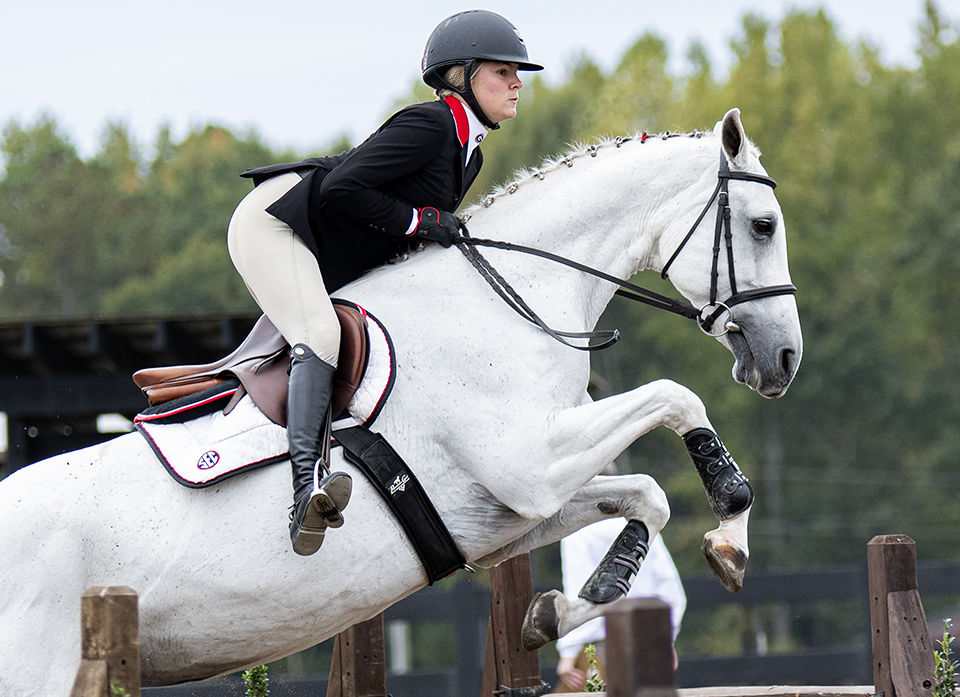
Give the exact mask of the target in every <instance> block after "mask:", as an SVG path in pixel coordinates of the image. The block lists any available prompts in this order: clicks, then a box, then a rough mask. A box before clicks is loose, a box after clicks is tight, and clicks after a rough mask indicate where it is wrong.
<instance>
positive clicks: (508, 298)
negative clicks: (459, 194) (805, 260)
mask: <svg viewBox="0 0 960 697" xmlns="http://www.w3.org/2000/svg"><path fill="white" fill-rule="evenodd" d="M731 179H739V180H743V181H751V182H756V183H759V184H765V185H766V186H769V187H770V188H771V189H773V188H776V186H777V183H776V182H775V181H774V180H773V179H771V178H770V177H768V176H765V175H762V174H751V173H749V172H731V171H730V167H729V165H728V164H727V158H726V156H725V155H724V154H723V153H722V152H721V153H720V169H719V171H718V172H717V186H716V188H714V190H713V194H712V195H711V196H710V200H709V201H707V203H706V205H705V206H704V207H703V210H702V211H701V212H700V215H699V216H698V217H697V219H696V221H695V222H694V223H693V226H692V227H691V228H690V230H689V232H687V234H686V236H685V237H684V238H683V240H681V242H680V244H679V245H678V246H677V248H676V250H674V252H673V254H672V255H670V258H669V259H668V260H667V263H666V264H665V265H664V267H663V270H662V271H661V272H660V277H661V278H667V271H668V269H669V268H670V265H671V264H673V262H674V260H675V259H676V258H677V256H678V255H679V254H680V252H681V251H682V250H683V248H684V247H685V246H686V244H687V242H688V241H689V240H690V238H691V237H692V236H693V233H694V232H696V230H697V228H698V227H699V226H700V223H701V222H702V221H703V219H704V217H705V216H706V214H707V211H708V210H709V209H710V206H711V205H713V202H714V201H717V219H716V225H715V228H714V237H713V263H712V266H711V271H710V301H709V302H708V303H707V304H705V305H704V306H703V307H701V308H700V309H699V310H698V309H697V308H695V307H694V306H693V305H691V304H690V303H688V302H686V301H683V300H677V299H675V298H671V297H668V296H665V295H661V294H660V293H656V292H654V291H652V290H648V289H646V288H643V287H641V286H638V285H636V284H634V283H630V282H629V281H626V280H624V279H622V278H617V277H616V276H612V275H610V274H608V273H605V272H603V271H600V270H599V269H595V268H593V267H591V266H587V265H586V264H581V263H580V262H577V261H573V260H572V259H567V258H566V257H562V256H560V255H558V254H553V253H552V252H547V251H544V250H541V249H535V248H533V247H527V246H524V245H521V244H516V243H514V242H504V241H501V240H490V239H483V238H474V237H470V233H469V231H468V230H467V227H466V225H465V224H464V223H463V222H461V223H460V232H461V234H460V235H459V236H455V237H454V239H453V243H454V244H456V245H457V246H458V248H459V249H460V251H461V252H462V253H463V255H464V256H465V257H466V258H467V259H468V260H469V261H470V263H471V264H472V265H473V267H474V268H475V269H476V270H477V271H478V272H479V273H480V275H481V277H483V279H484V280H485V281H486V282H487V283H488V284H489V285H490V287H491V288H493V290H494V291H495V292H496V293H497V294H498V295H499V296H500V297H501V298H502V299H503V300H504V301H505V302H506V303H507V305H508V306H509V307H511V308H512V309H513V310H514V311H515V312H517V314H519V315H520V316H521V317H523V318H524V319H526V320H527V321H529V322H532V323H533V324H535V325H537V326H538V327H540V329H542V330H543V331H544V332H546V333H547V334H549V335H550V336H552V337H553V338H554V339H556V340H557V341H559V342H560V343H562V344H564V345H565V346H569V347H571V348H575V349H578V350H580V351H599V350H601V349H605V348H608V347H610V346H612V345H613V344H615V343H616V342H617V341H619V339H620V331H619V330H617V329H612V330H599V331H592V332H564V331H559V330H556V329H552V328H551V327H549V326H548V325H547V324H546V323H545V322H544V321H543V320H542V319H541V318H540V317H539V315H537V314H536V313H535V312H534V311H533V310H532V309H531V308H530V307H529V306H528V305H527V303H526V302H525V301H524V300H523V298H521V297H520V295H519V294H518V293H517V292H516V291H515V290H514V289H513V287H512V286H511V285H510V284H509V283H508V282H507V281H506V280H505V279H504V278H503V277H502V276H501V275H500V274H499V272H497V270H496V269H495V268H493V266H492V265H491V264H490V262H489V261H487V259H486V258H485V257H484V256H483V255H482V254H481V253H480V251H479V250H478V249H477V247H492V248H495V249H504V250H508V251H512V252H521V253H523V254H530V255H532V256H536V257H540V258H542V259H547V260H549V261H553V262H556V263H558V264H562V265H564V266H568V267H570V268H572V269H576V270H577V271H581V272H583V273H586V274H589V275H591V276H595V277H597V278H601V279H603V280H605V281H609V282H610V283H613V284H615V285H617V286H619V287H618V289H617V290H616V292H615V294H616V295H619V296H620V297H623V298H627V299H629V300H635V301H637V302H641V303H644V304H646V305H650V306H652V307H656V308H659V309H661V310H667V311H668V312H673V313H675V314H678V315H680V316H681V317H686V318H688V319H693V320H696V321H697V326H698V327H700V329H701V331H703V332H704V333H705V334H708V335H710V336H723V335H724V334H726V333H727V332H739V331H740V327H739V326H738V325H737V323H736V322H735V321H734V319H733V310H732V308H733V307H735V306H736V305H739V304H740V303H744V302H748V301H750V300H759V299H760V298H769V297H773V296H776V295H788V294H795V293H796V292H797V288H796V286H794V285H793V284H784V285H776V286H764V287H762V288H752V289H750V290H745V291H743V292H738V291H737V280H736V273H735V270H734V265H733V232H732V230H731V229H730V218H731V213H730V205H729V194H728V191H727V188H728V185H729V182H730V180H731ZM721 236H722V237H723V241H724V244H725V247H726V256H727V269H728V273H729V280H730V291H731V295H730V297H729V298H727V299H726V300H724V301H722V302H718V301H717V280H718V277H719V271H718V267H719V258H720V249H721ZM724 314H726V315H729V317H728V319H727V321H726V322H724V323H723V325H722V330H721V331H714V325H715V324H716V323H717V320H719V319H720V318H721V317H723V315H724ZM568 339H586V340H587V342H588V343H587V344H586V345H585V346H581V345H578V344H575V343H572V342H570V341H568ZM591 340H598V341H599V343H595V344H591V343H589V342H590V341H591Z"/></svg>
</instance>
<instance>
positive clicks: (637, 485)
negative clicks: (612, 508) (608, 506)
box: [621, 474, 670, 532]
mask: <svg viewBox="0 0 960 697" xmlns="http://www.w3.org/2000/svg"><path fill="white" fill-rule="evenodd" d="M627 477H628V478H629V480H630V490H631V493H630V494H629V495H627V496H625V497H624V505H623V510H622V511H621V514H622V515H623V517H624V518H627V519H628V520H629V519H631V518H634V519H636V520H642V521H643V522H644V524H645V525H646V526H647V528H649V529H650V531H651V532H659V531H660V530H663V528H664V527H665V526H666V524H667V521H668V520H670V503H669V502H668V501H667V494H666V492H665V491H664V490H663V488H662V487H661V486H660V485H659V484H657V480H656V479H654V478H653V477H651V476H650V475H648V474H631V475H627Z"/></svg>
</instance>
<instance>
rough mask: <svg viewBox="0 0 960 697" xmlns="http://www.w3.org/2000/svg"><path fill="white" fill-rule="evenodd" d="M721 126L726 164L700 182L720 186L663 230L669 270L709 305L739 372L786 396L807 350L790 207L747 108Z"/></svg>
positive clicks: (708, 326)
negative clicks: (780, 196) (751, 131)
mask: <svg viewBox="0 0 960 697" xmlns="http://www.w3.org/2000/svg"><path fill="white" fill-rule="evenodd" d="M714 133H715V134H716V135H717V136H718V137H719V139H720V142H721V146H722V148H721V149H722V154H721V153H717V157H718V158H719V162H720V165H719V170H713V171H711V172H710V173H709V174H704V176H703V177H702V178H700V179H699V180H698V181H697V183H696V184H695V185H694V187H693V188H695V189H704V190H705V187H706V186H707V185H709V186H711V187H715V189H714V194H713V197H712V198H708V195H706V194H705V195H704V196H703V199H702V202H701V201H697V202H694V203H693V204H691V206H690V208H689V210H690V213H691V215H678V216H675V218H674V220H673V221H672V222H671V223H670V224H669V225H668V229H667V230H666V231H665V234H664V235H663V236H662V237H661V240H662V244H663V246H664V248H665V249H664V250H662V251H664V252H665V253H664V255H663V258H664V259H665V263H664V267H663V271H664V275H666V273H667V271H669V277H670V280H671V281H672V282H673V285H674V286H675V287H676V288H677V290H679V291H680V292H681V293H682V294H683V295H684V296H685V297H686V298H687V299H688V300H689V301H690V302H691V303H693V305H694V306H696V307H697V308H703V310H702V311H701V317H700V324H701V328H703V329H704V331H706V332H707V333H708V334H711V335H713V336H715V337H716V338H717V340H718V341H720V343H722V344H723V345H724V346H726V347H727V348H728V349H729V350H730V352H731V353H733V355H734V358H735V359H736V360H735V362H734V366H733V377H734V379H735V380H736V381H737V382H742V383H745V384H747V385H748V386H750V387H751V388H752V389H754V390H756V391H757V392H758V393H759V394H761V395H763V396H764V397H780V396H781V395H783V394H784V393H785V392H786V391H787V388H788V387H789V386H790V383H791V381H792V380H793V377H794V375H795V374H796V372H797V368H798V366H799V365H800V357H801V355H802V353H803V339H802V337H801V333H800V319H799V316H798V314H797V304H796V300H795V299H794V296H793V293H794V291H795V289H794V288H793V286H792V284H791V283H790V271H789V268H788V266H787V241H786V229H785V225H784V222H783V214H782V213H781V210H780V204H779V203H778V202H777V198H776V196H774V193H773V188H774V186H775V183H774V182H773V180H772V179H770V178H769V177H767V175H766V172H765V171H764V169H763V167H762V166H761V164H760V159H759V152H758V151H757V149H756V148H755V147H754V146H753V145H752V144H751V143H750V141H749V140H748V139H747V136H746V134H745V133H744V130H743V125H742V124H741V122H740V110H739V109H731V110H730V111H728V112H727V114H726V115H725V116H724V117H723V120H722V121H720V122H719V123H718V124H717V126H716V128H715V129H714ZM714 174H716V176H713V175H714ZM688 193H689V192H686V193H684V194H683V195H684V196H685V197H686V196H687V195H688ZM707 201H709V203H707ZM704 203H706V204H707V205H706V207H703V206H704ZM698 215H699V218H698V217H697V216H698ZM692 220H697V222H696V223H695V224H693V227H691V222H692Z"/></svg>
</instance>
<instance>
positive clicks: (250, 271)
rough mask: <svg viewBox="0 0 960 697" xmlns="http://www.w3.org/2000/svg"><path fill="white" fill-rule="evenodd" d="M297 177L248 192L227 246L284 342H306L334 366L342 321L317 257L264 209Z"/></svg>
mask: <svg viewBox="0 0 960 697" xmlns="http://www.w3.org/2000/svg"><path fill="white" fill-rule="evenodd" d="M299 181H300V175H299V174H296V173H295V172H288V173H287V174H281V175H279V176H277V177H273V178H272V179H268V180H267V181H265V182H263V183H262V184H260V186H258V187H256V188H255V189H254V190H253V191H251V192H250V193H249V194H247V195H246V197H244V199H243V200H242V201H241V202H240V204H239V205H238V206H237V209H236V211H234V213H233V217H232V218H231V219H230V225H229V227H228V228H227V247H228V249H229V250H230V259H231V260H232V261H233V265H234V266H235V267H236V268H237V271H239V272H240V276H241V277H242V278H243V281H244V283H246V284H247V288H248V289H249V290H250V294H251V295H253V299H254V300H255V301H256V302H257V305H259V306H260V309H261V310H263V312H264V314H265V315H266V316H267V317H269V318H270V321H271V322H273V324H274V325H275V326H276V327H277V329H279V330H280V333H281V334H282V335H283V338H284V339H286V340H287V343H289V344H290V345H291V346H293V345H295V344H306V345H307V346H309V347H310V348H311V349H312V350H313V352H314V353H315V354H317V356H318V357H319V358H320V359H321V360H323V361H326V362H327V363H329V364H330V365H333V366H336V365H337V358H338V354H339V351H340V323H339V321H338V320H337V315H336V313H335V312H334V310H333V305H332V304H331V302H330V298H329V296H328V295H327V290H326V288H325V287H324V285H323V277H322V276H321V275H320V267H319V266H318V265H317V260H316V258H315V257H314V256H313V254H312V253H311V252H310V250H309V249H308V248H307V246H306V245H305V244H304V243H303V240H301V239H300V238H299V237H297V236H296V235H295V234H294V232H293V230H292V229H291V228H290V226H289V225H287V224H286V223H284V222H283V221H281V220H278V219H277V218H274V217H273V216H272V215H270V214H269V213H267V212H266V208H268V207H269V206H270V204H272V203H273V202H274V201H276V200H277V199H279V198H280V197H281V196H283V194H285V193H286V192H287V191H289V190H290V189H291V188H292V187H293V186H294V185H296V184H297V182H299Z"/></svg>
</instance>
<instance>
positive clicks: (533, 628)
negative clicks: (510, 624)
mask: <svg viewBox="0 0 960 697" xmlns="http://www.w3.org/2000/svg"><path fill="white" fill-rule="evenodd" d="M566 602H567V599H566V598H565V597H564V596H563V594H562V593H560V592H559V591H548V592H547V593H537V594H536V595H534V596H533V600H531V601H530V606H529V607H528V608H527V614H526V616H525V617H524V618H523V627H522V628H521V630H520V641H521V642H522V643H523V648H525V649H526V650H527V651H534V650H536V649H539V648H540V647H541V646H544V645H545V644H547V643H548V642H551V641H556V640H557V638H558V636H559V634H558V627H559V626H560V616H561V614H562V612H563V609H564V606H565V605H566Z"/></svg>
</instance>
